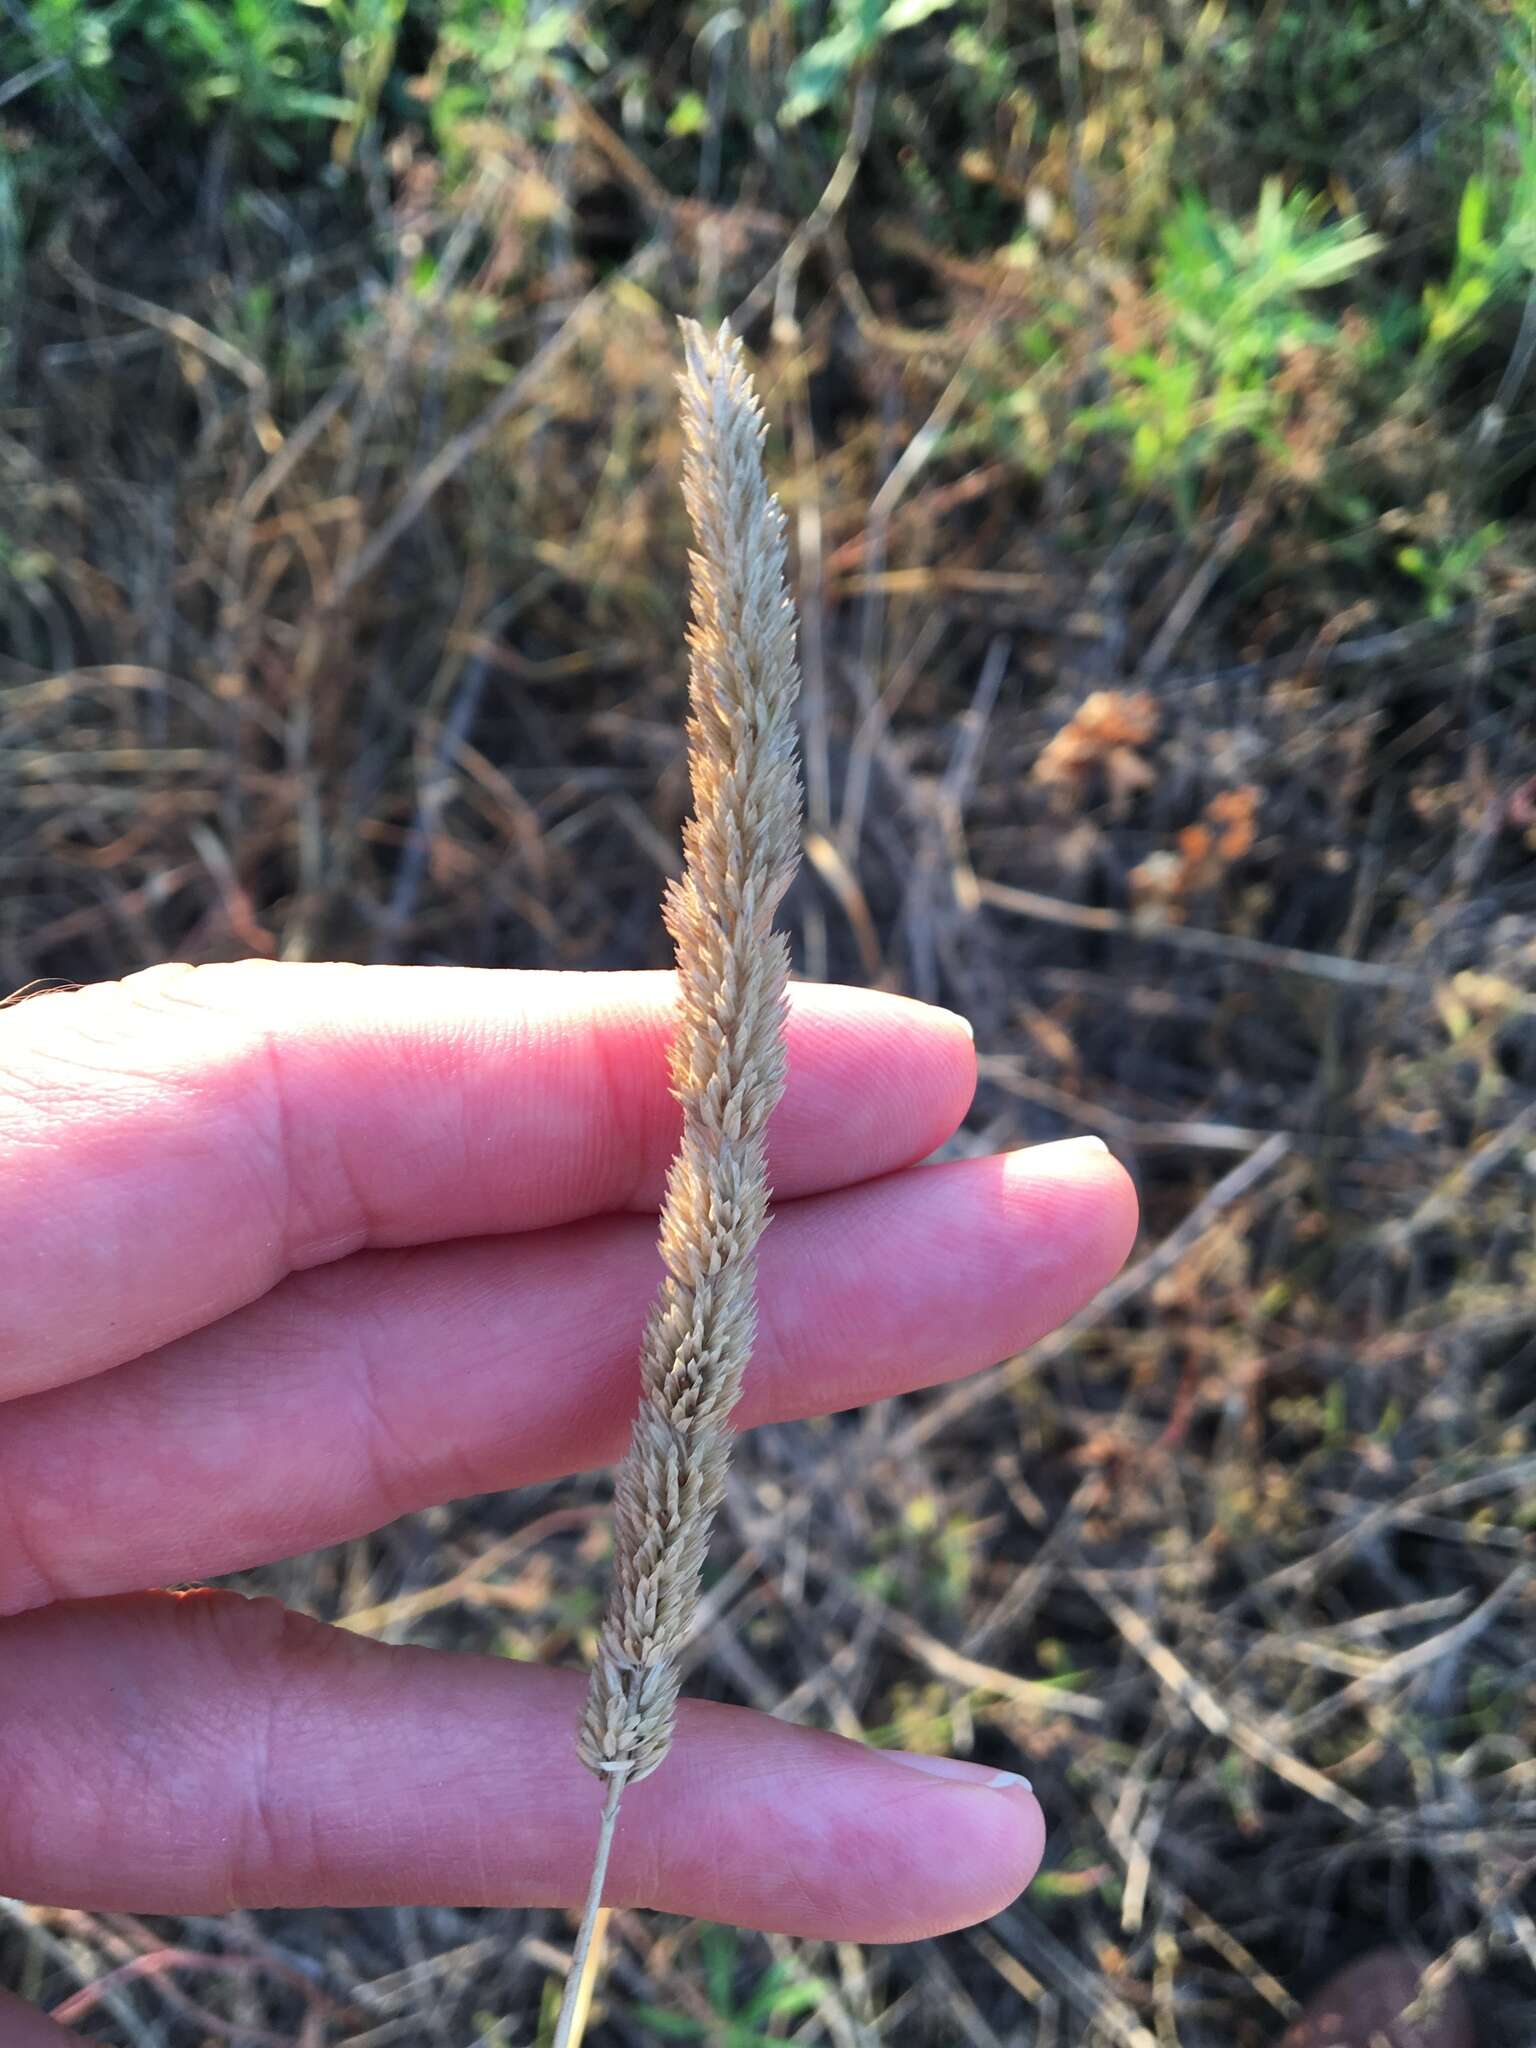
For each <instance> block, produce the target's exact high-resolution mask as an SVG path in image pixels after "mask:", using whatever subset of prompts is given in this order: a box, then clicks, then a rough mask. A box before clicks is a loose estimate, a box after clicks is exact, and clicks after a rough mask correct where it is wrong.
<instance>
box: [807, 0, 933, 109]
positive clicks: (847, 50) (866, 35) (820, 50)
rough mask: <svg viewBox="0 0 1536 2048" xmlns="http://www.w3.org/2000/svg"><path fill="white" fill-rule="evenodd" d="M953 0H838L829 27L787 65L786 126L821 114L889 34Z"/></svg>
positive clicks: (915, 24) (914, 23)
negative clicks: (812, 115)
mask: <svg viewBox="0 0 1536 2048" xmlns="http://www.w3.org/2000/svg"><path fill="white" fill-rule="evenodd" d="M952 5H953V0H837V5H836V7H835V8H834V10H833V21H832V26H831V27H830V28H829V29H828V31H827V33H826V34H825V35H824V36H821V37H820V38H819V39H818V40H817V41H816V42H814V43H812V44H811V45H810V47H809V49H806V50H802V51H801V53H800V55H799V56H798V57H797V58H796V59H795V61H794V63H793V64H791V66H790V67H789V76H788V78H787V79H786V80H785V86H786V91H785V96H784V108H783V112H782V113H781V115H780V117H779V118H780V119H781V120H782V121H783V122H785V124H786V125H788V126H793V125H794V123H795V122H797V121H804V120H805V119H807V118H808V116H810V115H811V114H819V113H820V112H821V110H822V108H823V107H825V106H827V105H828V104H829V103H830V102H831V101H832V100H834V99H835V98H836V97H837V95H838V94H839V93H840V92H841V91H842V90H843V88H844V86H845V85H846V84H847V82H848V79H849V77H850V75H851V74H852V73H853V72H855V71H857V70H858V69H859V68H860V67H861V66H862V65H864V64H866V63H867V62H868V61H869V59H870V58H871V57H872V56H873V55H874V54H875V52H876V50H878V48H879V47H880V45H881V43H883V42H884V41H885V39H886V38H887V37H888V36H894V35H898V34H900V32H901V30H902V29H904V28H917V27H918V26H919V25H920V24H921V23H923V22H925V21H927V20H928V18H929V16H930V15H934V14H942V13H945V12H947V11H948V10H949V8H950V7H952Z"/></svg>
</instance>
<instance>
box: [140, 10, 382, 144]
mask: <svg viewBox="0 0 1536 2048" xmlns="http://www.w3.org/2000/svg"><path fill="white" fill-rule="evenodd" d="M344 18H345V10H344V9H343V8H342V7H341V6H340V5H338V4H336V0H223V4H221V5H218V6H215V5H213V4H211V0H166V4H164V5H163V6H160V7H154V8H149V9H147V10H146V11H145V18H144V24H143V28H144V35H145V39H146V41H147V42H148V44H149V46H150V48H151V49H152V50H153V51H154V52H155V54H156V55H157V56H159V57H160V58H161V59H162V60H163V62H164V63H165V66H166V69H167V71H168V73H169V75H170V77H171V78H172V79H173V80H174V81H175V82H176V84H177V87H178V90H179V93H180V96H181V99H182V102H183V104H184V105H185V107H186V109H187V111H188V113H189V114H190V115H191V116H192V118H193V120H194V121H199V122H203V121H208V120H211V119H213V118H214V117H216V116H217V115H219V114H221V113H223V112H225V111H230V112H233V113H236V114H237V115H238V118H239V121H240V124H241V126H242V127H244V128H247V129H248V130H249V131H250V132H251V133H252V134H253V135H254V136H255V137H257V139H258V140H259V142H260V144H261V146H262V147H263V148H264V149H265V150H266V151H267V153H268V154H269V155H271V156H273V157H274V159H276V160H277V161H279V162H290V163H291V162H292V161H294V160H295V152H294V150H293V148H292V146H291V145H290V144H289V143H288V141H287V140H286V139H285V138H284V137H283V135H282V133H281V131H282V130H283V129H284V128H285V127H287V126H289V125H293V124H302V123H304V122H308V121H346V120H350V119H351V118H352V117H353V114H354V112H355V109H354V107H353V104H352V102H351V101H350V100H347V99H343V98H342V96H341V95H340V94H339V93H335V92H328V91H325V90H323V89H322V81H324V80H325V79H326V78H327V77H328V76H329V75H330V74H331V71H332V66H333V64H334V62H335V61H336V59H337V58H338V56H339V43H340V38H339V34H338V31H339V29H340V28H341V26H342V25H343V22H344Z"/></svg>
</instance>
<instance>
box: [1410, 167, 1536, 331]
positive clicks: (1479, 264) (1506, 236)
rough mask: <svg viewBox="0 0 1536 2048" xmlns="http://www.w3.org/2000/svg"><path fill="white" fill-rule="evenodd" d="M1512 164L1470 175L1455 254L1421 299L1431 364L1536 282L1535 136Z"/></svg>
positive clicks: (1460, 211) (1459, 214) (1458, 217)
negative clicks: (1445, 272) (1494, 310)
mask: <svg viewBox="0 0 1536 2048" xmlns="http://www.w3.org/2000/svg"><path fill="white" fill-rule="evenodd" d="M1512 154H1513V157H1514V161H1513V164H1512V165H1511V164H1509V163H1507V162H1506V163H1505V164H1503V165H1502V166H1500V165H1495V166H1494V167H1492V168H1490V169H1489V170H1486V171H1478V172H1474V173H1473V175H1472V176H1471V177H1470V178H1468V180H1467V182H1466V185H1465V186H1464V188H1463V190H1462V195H1461V205H1460V206H1459V208H1458V209H1457V213H1456V251H1455V258H1454V261H1453V262H1452V265H1451V271H1450V275H1449V276H1448V277H1447V278H1446V280H1445V283H1444V284H1443V285H1436V284H1431V285H1427V286H1426V287H1425V291H1424V349H1425V354H1426V356H1428V357H1430V358H1433V357H1435V356H1437V355H1441V354H1445V353H1448V352H1450V351H1452V350H1455V349H1460V348H1466V347H1469V346H1470V345H1471V344H1473V343H1474V342H1476V341H1477V340H1478V339H1479V337H1480V336H1481V334H1482V333H1483V331H1484V328H1485V325H1486V319H1487V316H1488V314H1489V313H1490V312H1491V310H1492V308H1493V307H1494V306H1496V305H1497V304H1498V303H1499V302H1500V301H1501V300H1504V299H1507V298H1510V297H1512V296H1513V295H1515V294H1516V293H1518V292H1522V291H1524V290H1525V289H1527V287H1528V286H1529V283H1530V280H1531V279H1532V278H1533V277H1536V135H1533V134H1531V133H1529V132H1527V133H1525V134H1522V135H1521V136H1520V137H1519V139H1518V141H1517V143H1516V144H1515V146H1514V149H1513V152H1512Z"/></svg>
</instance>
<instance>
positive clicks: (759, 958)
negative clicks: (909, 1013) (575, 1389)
mask: <svg viewBox="0 0 1536 2048" xmlns="http://www.w3.org/2000/svg"><path fill="white" fill-rule="evenodd" d="M683 339H684V345H685V349H686V353H687V367H686V369H685V371H684V373H683V375H682V378H681V380H680V383H681V390H682V414H683V430H684V436H685V454H684V459H683V496H684V500H685V502H686V504H687V507H688V513H689V517H690V518H691V520H692V522H693V529H694V537H695V542H696V547H695V550H694V553H693V555H692V556H691V558H690V559H691V564H692V571H693V624H692V627H691V629H690V632H689V654H690V667H689V719H688V761H689V773H690V778H691V781H692V785H693V816H692V818H691V819H690V820H689V821H688V823H687V825H686V826H685V827H684V830H683V843H684V850H685V853H686V856H687V861H686V869H685V872H684V874H683V877H682V879H681V880H680V881H678V882H675V883H674V884H673V885H672V886H671V888H670V889H669V890H668V893H667V898H666V903H665V906H664V909H665V916H666V922H667V929H668V931H669V932H670V933H671V935H672V939H673V942H674V944H675V946H676V949H677V971H678V984H679V998H680V1010H679V1019H678V1030H677V1038H676V1041H675V1043H674V1045H673V1049H672V1085H673V1089H674V1091H675V1093H676V1094H677V1096H678V1099H679V1100H680V1101H681V1103H682V1108H683V1137H682V1145H681V1148H680V1149H679V1151H678V1155H677V1157H676V1159H675V1160H674V1161H673V1163H672V1170H671V1174H670V1176H669V1178H668V1182H667V1191H666V1200H665V1203H664V1205H663V1208H662V1216H661V1255H662V1260H663V1263H664V1265H665V1267H666V1277H665V1279H664V1280H663V1282H662V1286H661V1290H660V1292H659V1293H658V1295H657V1298H656V1301H655V1304H654V1305H653V1307H652V1310H651V1314H650V1319H649V1321H648V1323H647V1325H646V1330H645V1335H644V1338H643V1340H642V1344H641V1352H640V1381H641V1391H640V1408H639V1413H638V1415H637V1416H636V1419H635V1428H634V1436H633V1439H632V1441H631V1443H630V1447H629V1451H628V1453H627V1454H626V1456H625V1459H624V1462H623V1464H622V1465H621V1466H620V1468H619V1473H618V1478H617V1481H616V1484H615V1490H614V1577H613V1587H612V1591H611V1593H610V1597H609V1603H608V1609H607V1614H606V1617H605V1619H604V1622H603V1629H602V1636H601V1640H600V1643H599V1647H598V1653H597V1662H596V1665H595V1668H594V1670H593V1673H592V1686H591V1691H590V1693H589V1695H588V1699H587V1707H586V1712H585V1714H584V1716H583V1719H582V1724H581V1731H580V1739H579V1745H578V1746H579V1748H580V1752H581V1757H582V1761H583V1762H584V1763H585V1764H586V1765H587V1767H588V1769H589V1770H592V1771H594V1772H596V1773H597V1775H598V1776H599V1777H600V1778H602V1779H604V1780H605V1781H606V1783H607V1786H608V1796H607V1800H606V1802H605V1805H604V1808H603V1825H602V1833H601V1836H600V1839H599V1845H598V1853H597V1859H596V1868H595V1870H594V1873H593V1881H592V1889H591V1892H590V1894H589V1897H588V1901H587V1913H586V1915H585V1917H584V1920H583V1924H582V1932H581V1935H580V1937H579V1938H578V1942H577V1948H576V1955H575V1958H574V1961H573V1966H572V1970H571V1984H570V1987H569V1988H568V2001H567V2006H568V2009H567V2012H566V2014H563V2015H562V2022H561V2031H560V2032H559V2033H558V2034H557V2036H556V2040H557V2044H561V2048H563V2044H564V2043H565V2042H567V2041H568V2040H570V2039H572V2038H573V2035H572V2032H571V2028H570V2025H569V2024H568V2022H569V2018H570V2014H569V2008H570V2006H571V2005H573V2004H574V2003H575V2002H576V1997H577V1994H576V1987H577V1985H578V1983H579V1981H580V1980H582V1979H583V1977H584V1976H586V1975H587V1974H588V1973H587V1972H586V1968H585V1966H586V1963H587V1957H588V1950H589V1949H590V1945H591V1930H592V1925H593V1923H594V1921H595V1919H596V1915H597V1912H598V1909H599V1906H600V1902H601V1897H602V1883H603V1876H604V1873H605V1870H606V1866H607V1858H608V1851H609V1848H610V1846H611V1843H612V1839H613V1829H614V1823H615V1821H616V1819H617V1815H618V1805H619V1798H620V1795H621V1794H622V1792H623V1789H624V1787H625V1786H626V1785H627V1784H631V1783H634V1782H635V1781H637V1780H638V1779H640V1778H644V1777H646V1776H648V1775H649V1774H650V1773H651V1772H652V1771H654V1770H655V1769H656V1767H657V1765H658V1764H659V1763H660V1762H661V1761H662V1759H663V1758H664V1757H665V1755H666V1753H667V1749H668V1747H669V1745H670V1743H671V1740H672V1726H673V1719H674V1715H675V1711H676V1706H677V1693H678V1654H679V1652H680V1650H681V1649H682V1646H683V1644H684V1643H685V1642H686V1640H687V1637H688V1633H689V1629H690V1626H691V1624H692V1621H693V1615H694V1610H695V1608H696V1607H697V1605H698V1596H699V1575H700V1572H701V1570H702V1568H703V1564H704V1555H705V1551H706V1550H707V1548H708V1544H709V1532H710V1526H711V1523H712V1522H713V1519H714V1514H715V1509H716V1507H717V1506H718V1505H719V1501H720V1497H721V1494H722V1492H723V1490H724V1486H725V1474H726V1467H727V1464H728V1463H729V1460H730V1445H731V1437H730V1429H729V1421H730V1414H731V1410H732V1408H733V1407H734V1406H735V1403H736V1397H737V1395H738V1393H739V1392H740V1391H741V1381H742V1375H743V1373H744V1371H745V1369H746V1364H747V1360H748V1358H749V1357H750V1355H751V1351H752V1340H753V1336H754V1333H755V1328H756V1311H755V1304H754V1281H755V1276H756V1266H757V1245H758V1240H759V1238H760V1237H761V1236H762V1233H763V1227H764V1225H765V1223H766V1222H767V1220H768V1180H767V1171H766V1165H765V1160H764V1151H763V1130H764V1126H765V1125H766V1123H767V1121H768V1116H769V1112H770V1111H771V1110H772V1109H773V1106H774V1104H775V1103H776V1102H777V1101H778V1099H779V1096H780V1094H781V1092H782V1090H783V1085H784V989H785V982H786V978H787V973H788V948H787V945H786V942H785V940H784V938H783V937H782V935H780V934H778V933H776V932H775V931H774V929H773V917H774V912H775V910H776V909H777V907H778V904H779V902H780V899H781V898H782V897H783V894H784V891H785V890H786V889H787V888H788V886H789V883H790V880H791V878H792V876H793V874H794V871H795V865H796V862H797V860H798V859H799V852H800V779H799V772H798V768H797V765H796V758H795V700H796V697H797V695H798V693H799V684H800V677H799V670H798V667H797V665H796V660H795V614H794V609H793V607H792V605H791V603H790V600H789V595H788V591H787V589H786V586H785V580H784V518H783V514H782V513H781V511H780V510H779V506H778V503H777V501H776V500H775V499H774V498H772V497H771V496H770V495H769V492H768V488H767V485H766V483H765V482H764V478H763V464H762V443H763V434H764V423H763V416H762V413H761V411H760V409H759V407H758V404H757V401H756V399H755V397H754V396H753V392H752V384H751V379H750V377H749V376H748V374H747V370H746V366H745V364H744V362H743V360H742V352H741V345H740V343H739V342H738V341H737V340H736V339H735V337H734V336H733V335H732V334H731V333H730V331H729V329H728V328H726V327H723V326H722V327H721V329H720V331H719V333H718V334H716V335H713V336H710V335H708V334H706V333H705V331H704V330H703V328H702V327H700V326H698V325H697V324H696V323H695V322H693V321H691V320H690V321H684V322H683Z"/></svg>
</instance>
